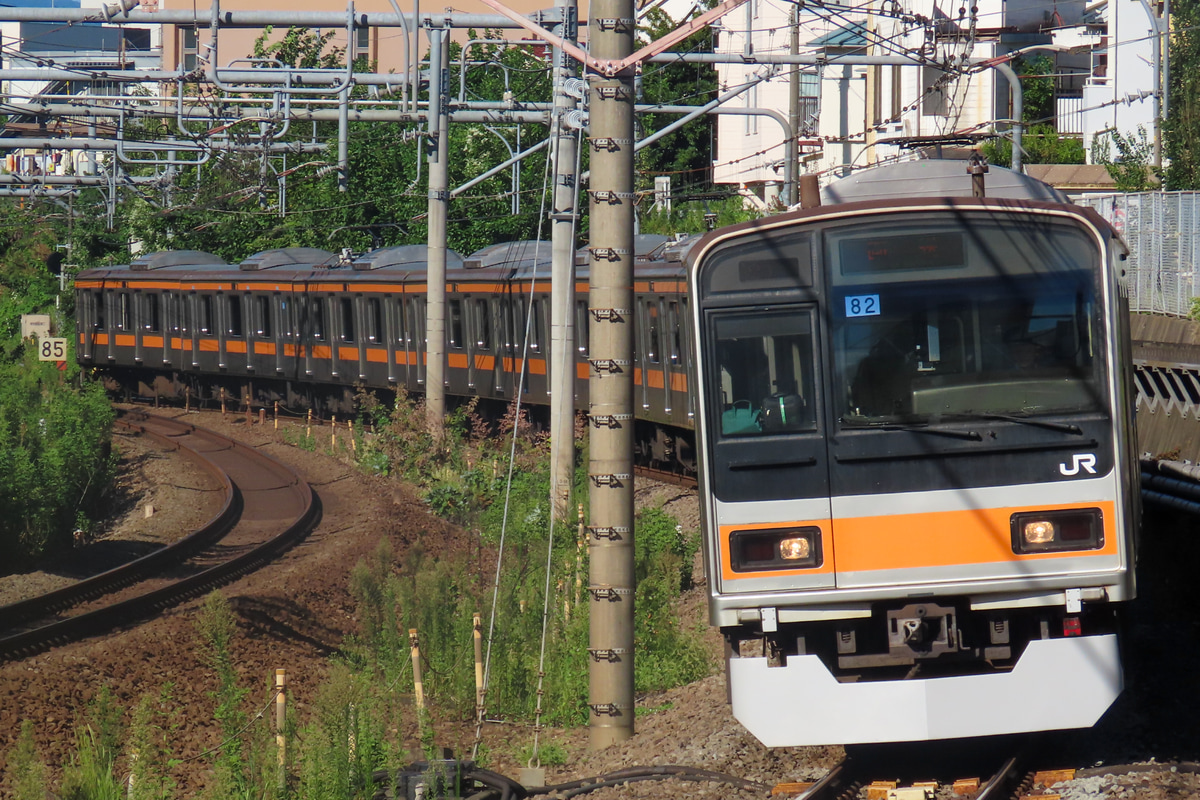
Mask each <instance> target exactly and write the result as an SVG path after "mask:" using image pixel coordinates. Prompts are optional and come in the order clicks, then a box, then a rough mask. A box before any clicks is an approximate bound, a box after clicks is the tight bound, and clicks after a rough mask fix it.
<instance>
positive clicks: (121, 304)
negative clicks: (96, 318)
mask: <svg viewBox="0 0 1200 800" xmlns="http://www.w3.org/2000/svg"><path fill="white" fill-rule="evenodd" d="M132 313H133V312H132V309H130V307H129V295H128V294H127V293H126V292H122V293H121V294H119V295H117V314H118V316H117V321H118V322H119V323H120V327H121V330H123V331H131V330H133V321H132Z"/></svg>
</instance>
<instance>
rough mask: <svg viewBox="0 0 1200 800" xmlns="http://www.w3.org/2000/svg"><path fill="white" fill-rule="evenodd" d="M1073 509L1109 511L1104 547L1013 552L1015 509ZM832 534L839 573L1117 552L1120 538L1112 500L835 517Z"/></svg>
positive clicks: (1022, 510)
mask: <svg viewBox="0 0 1200 800" xmlns="http://www.w3.org/2000/svg"><path fill="white" fill-rule="evenodd" d="M1072 508H1099V509H1100V510H1101V512H1102V513H1103V514H1104V546H1103V547H1102V548H1100V549H1099V550H1082V551H1081V550H1068V551H1059V552H1053V553H1030V554H1023V555H1018V554H1016V553H1014V552H1013V549H1012V530H1011V527H1010V519H1011V518H1012V515H1013V514H1015V513H1018V512H1024V511H1058V510H1064V509H1072ZM833 537H834V540H835V541H836V543H837V557H838V563H837V569H838V572H868V571H871V570H883V569H915V568H920V567H952V566H958V565H963V564H994V563H1003V562H1019V561H1031V560H1032V561H1037V560H1044V559H1052V558H1079V557H1081V556H1098V555H1103V556H1112V555H1116V553H1117V539H1118V536H1117V534H1116V528H1115V513H1114V506H1113V503H1112V502H1111V501H1108V502H1099V503H1070V504H1066V505H1051V506H1037V507H1034V508H1030V507H1028V506H1015V507H1012V508H985V509H973V510H968V511H938V512H930V513H922V514H895V515H889V516H881V517H854V518H849V519H836V520H835V521H834V524H833Z"/></svg>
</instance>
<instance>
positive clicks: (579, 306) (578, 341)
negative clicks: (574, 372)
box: [575, 300, 589, 356]
mask: <svg viewBox="0 0 1200 800" xmlns="http://www.w3.org/2000/svg"><path fill="white" fill-rule="evenodd" d="M588 333H589V331H588V313H587V301H586V300H577V301H575V349H576V350H578V351H579V355H581V356H586V355H587V354H588Z"/></svg>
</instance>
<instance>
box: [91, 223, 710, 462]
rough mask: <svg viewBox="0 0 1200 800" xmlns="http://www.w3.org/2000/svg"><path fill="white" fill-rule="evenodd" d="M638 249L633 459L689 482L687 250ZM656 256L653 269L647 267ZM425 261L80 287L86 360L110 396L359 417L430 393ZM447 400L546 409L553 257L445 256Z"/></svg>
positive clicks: (203, 261)
mask: <svg viewBox="0 0 1200 800" xmlns="http://www.w3.org/2000/svg"><path fill="white" fill-rule="evenodd" d="M665 244H666V242H665V237H640V238H639V242H638V251H639V255H638V265H637V269H636V286H635V289H636V291H637V302H636V309H635V314H634V316H635V318H634V324H635V337H636V339H637V341H638V349H637V350H638V351H637V355H636V358H635V363H634V382H635V390H636V392H637V401H636V402H637V407H636V411H637V415H636V416H637V435H636V441H637V447H638V451H639V457H640V459H641V460H642V461H643V463H646V464H648V465H652V466H656V467H659V468H661V469H665V470H669V471H673V472H679V473H690V472H692V471H693V470H694V467H695V462H694V456H693V451H692V446H691V444H690V431H691V427H692V413H693V408H692V402H691V397H692V395H691V393H689V392H688V385H687V364H686V353H687V350H688V348H687V346H686V343H685V341H684V339H683V338H682V337H683V335H684V330H685V326H684V325H683V324H682V321H683V319H684V318H685V317H686V313H687V312H686V307H687V298H686V296H685V292H684V290H685V286H686V282H685V280H684V272H683V264H682V260H681V256H680V254H679V252H678V251H672V255H671V257H669V258H666V257H662V256H661V252H662V251H663V249H664V248H663V247H662V246H663V245H665ZM652 254H653V256H654V257H650V256H651V255H652ZM425 258H426V249H425V247H424V246H423V245H411V246H401V247H389V248H382V249H378V250H374V251H371V252H368V253H365V254H363V255H361V256H359V257H357V258H354V259H350V260H346V259H342V258H339V257H338V256H335V255H334V254H333V253H330V252H327V251H324V250H319V249H312V248H285V249H280V250H269V251H265V252H262V253H257V254H255V255H253V256H250V257H249V258H247V259H246V260H245V261H242V262H241V263H240V264H227V263H225V262H224V261H223V260H222V259H220V258H218V257H216V256H214V255H211V254H209V253H201V252H196V251H170V252H163V253H155V254H151V255H147V256H145V257H143V258H140V259H138V260H136V261H133V262H132V263H130V264H128V265H123V266H116V267H111V268H104V269H93V270H87V271H85V272H82V273H80V275H79V276H78V277H77V279H76V284H75V287H76V309H77V314H78V339H77V348H76V356H77V360H78V361H79V362H80V363H81V364H82V365H85V366H89V367H95V368H98V369H100V370H102V371H103V372H104V374H105V376H106V380H107V381H108V382H109V385H110V387H111V388H112V389H114V390H115V391H117V392H120V393H122V394H124V395H127V396H130V397H132V396H137V397H142V398H184V397H185V396H186V397H190V398H191V399H192V400H193V401H196V402H210V401H213V400H216V399H218V398H220V397H224V398H226V400H227V401H228V402H230V403H233V404H249V406H251V407H260V408H261V407H267V408H270V407H271V406H272V405H273V404H274V403H275V402H279V403H280V404H281V405H283V406H285V407H290V408H304V407H308V408H315V409H316V410H317V411H318V412H330V413H346V414H349V413H353V411H354V410H355V407H356V394H357V392H358V391H359V390H360V389H367V390H371V389H382V390H390V391H399V390H403V391H407V392H409V393H414V394H417V393H422V392H424V390H425V374H426V373H425V367H426V347H425V324H426V320H425V313H426V309H425V300H426V294H427V291H426V289H427V270H426V263H425ZM576 271H577V276H576V283H575V297H574V300H573V309H572V314H573V321H574V324H575V331H576V337H577V338H576V348H575V353H574V354H573V359H572V360H573V362H574V363H572V364H571V365H570V368H571V369H573V370H574V374H575V376H576V380H575V390H576V392H575V394H576V408H577V409H579V410H581V411H582V410H586V408H587V388H588V387H587V379H588V363H587V351H588V347H587V330H588V325H587V321H588V314H587V291H588V288H587V266H586V258H580V259H577V266H576ZM446 281H447V292H446V326H445V329H446V342H445V353H446V393H447V395H448V396H449V397H452V398H471V397H479V398H483V399H486V400H493V401H498V402H511V401H513V400H514V399H516V398H517V397H518V395H519V396H520V399H521V401H522V402H523V403H528V404H530V405H531V406H533V407H538V406H545V405H547V404H548V403H549V393H550V388H549V387H550V384H549V381H548V380H547V370H548V357H549V352H548V351H549V345H550V323H551V313H550V311H551V309H550V301H551V297H550V245H549V243H547V242H540V243H539V242H509V243H504V244H499V245H494V246H492V247H488V248H485V249H483V250H480V251H479V252H477V253H474V254H472V255H471V256H469V257H467V258H465V259H464V258H462V257H461V256H459V255H458V254H456V253H453V252H449V253H448V255H447V268H446Z"/></svg>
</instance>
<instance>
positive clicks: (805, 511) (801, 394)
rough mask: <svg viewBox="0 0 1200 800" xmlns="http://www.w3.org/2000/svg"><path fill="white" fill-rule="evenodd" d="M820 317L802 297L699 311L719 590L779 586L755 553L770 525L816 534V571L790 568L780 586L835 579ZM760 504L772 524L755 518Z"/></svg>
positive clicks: (812, 542)
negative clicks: (701, 314)
mask: <svg viewBox="0 0 1200 800" xmlns="http://www.w3.org/2000/svg"><path fill="white" fill-rule="evenodd" d="M817 317H818V314H817V309H816V307H815V306H814V305H812V304H808V303H796V304H779V305H775V306H772V307H762V306H745V307H738V308H732V309H714V310H710V311H707V312H706V313H705V319H704V321H703V322H702V325H701V336H702V337H703V338H702V341H701V343H700V349H701V351H704V363H703V364H702V365H701V367H700V369H701V370H702V372H701V373H700V374H701V376H702V379H703V382H704V384H703V396H704V403H705V407H706V416H707V418H708V420H709V422H708V425H707V427H708V433H707V439H708V447H709V448H710V449H709V452H710V453H711V454H712V455H711V456H710V458H709V464H708V468H707V469H708V474H709V478H710V482H711V487H712V493H713V495H714V497H715V501H716V508H717V519H718V523H717V524H718V529H719V530H717V531H714V533H717V536H716V546H717V548H718V551H717V552H716V553H714V554H713V555H714V557H715V558H717V559H719V561H718V562H717V563H718V565H719V572H720V584H721V590H722V591H769V590H770V589H772V588H778V587H779V586H780V585H782V584H779V583H777V581H780V580H781V578H780V577H779V576H780V575H781V574H782V573H780V572H779V571H778V570H779V567H778V565H776V564H775V562H774V561H772V560H771V559H770V558H768V559H766V560H762V558H761V554H760V555H756V553H759V552H760V551H756V550H755V548H756V547H760V546H761V544H762V543H763V541H764V537H766V539H767V540H769V539H770V537H771V536H774V535H775V532H776V531H777V530H788V531H797V530H811V531H812V532H813V535H812V536H811V537H807V541H808V543H809V544H808V546H810V547H812V548H815V550H814V551H813V552H810V554H809V555H808V556H805V558H806V559H811V560H813V561H814V562H815V563H816V565H817V567H818V568H817V569H813V570H806V571H805V572H804V573H803V574H800V573H789V574H787V575H786V577H784V578H783V579H782V580H783V581H784V582H785V583H786V585H788V586H789V587H796V586H802V587H803V588H828V587H832V586H834V585H835V574H834V555H835V554H834V553H833V547H832V522H831V519H832V511H831V508H832V506H831V502H830V498H829V454H828V450H827V447H826V437H825V436H824V430H823V429H824V427H825V426H826V424H827V421H826V420H825V419H824V417H823V414H822V411H821V409H822V408H823V405H824V401H823V399H822V398H821V396H820V395H819V393H818V391H817V386H818V383H817V380H816V376H818V375H820V374H822V373H821V371H820V370H821V348H820V347H819V346H818V326H817ZM767 505H769V506H770V507H771V508H772V514H771V519H772V521H771V522H770V523H767V522H764V521H763V518H762V516H761V509H762V508H764V507H767ZM818 532H819V533H818ZM822 548H824V549H822Z"/></svg>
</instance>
